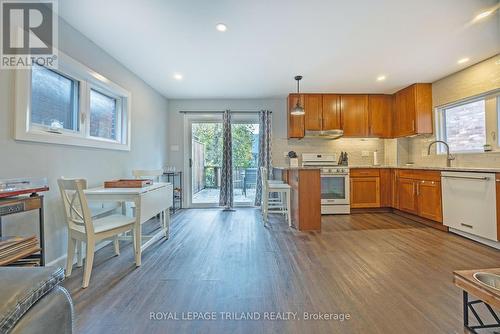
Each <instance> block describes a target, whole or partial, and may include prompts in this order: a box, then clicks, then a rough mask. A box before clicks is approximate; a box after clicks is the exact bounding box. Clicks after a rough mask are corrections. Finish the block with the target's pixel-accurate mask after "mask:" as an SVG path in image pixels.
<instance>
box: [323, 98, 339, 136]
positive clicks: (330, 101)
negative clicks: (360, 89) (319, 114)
mask: <svg viewBox="0 0 500 334" xmlns="http://www.w3.org/2000/svg"><path fill="white" fill-rule="evenodd" d="M322 96H323V124H322V128H323V130H338V129H342V118H341V112H340V95H338V94H323V95H322Z"/></svg>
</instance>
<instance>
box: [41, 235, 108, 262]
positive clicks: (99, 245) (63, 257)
mask: <svg viewBox="0 0 500 334" xmlns="http://www.w3.org/2000/svg"><path fill="white" fill-rule="evenodd" d="M111 242H112V241H111V240H105V241H103V242H100V243H98V244H97V245H96V247H95V251H96V252H97V251H98V250H99V249H101V248H103V247H105V246H107V245H109V244H110V243H111ZM82 248H83V247H82ZM66 256H67V255H66V254H64V255H62V256H60V257H58V258H57V259H55V260H52V261H50V262H48V263H47V264H46V266H49V267H62V268H65V267H66ZM82 259H85V252H83V253H82ZM75 263H76V256H75V258H74V259H73V264H75Z"/></svg>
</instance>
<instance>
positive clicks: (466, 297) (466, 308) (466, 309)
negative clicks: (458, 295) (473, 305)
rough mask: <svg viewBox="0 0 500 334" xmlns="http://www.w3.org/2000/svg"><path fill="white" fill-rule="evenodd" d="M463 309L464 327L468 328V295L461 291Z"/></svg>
mask: <svg viewBox="0 0 500 334" xmlns="http://www.w3.org/2000/svg"><path fill="white" fill-rule="evenodd" d="M463 299H464V300H463V303H464V305H463V307H464V326H465V327H467V328H469V295H468V294H467V291H465V290H464V291H463Z"/></svg>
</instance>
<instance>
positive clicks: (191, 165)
mask: <svg viewBox="0 0 500 334" xmlns="http://www.w3.org/2000/svg"><path fill="white" fill-rule="evenodd" d="M192 167H193V159H191V158H189V168H192Z"/></svg>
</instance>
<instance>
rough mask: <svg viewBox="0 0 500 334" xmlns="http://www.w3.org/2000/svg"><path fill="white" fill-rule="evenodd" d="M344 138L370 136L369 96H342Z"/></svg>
mask: <svg viewBox="0 0 500 334" xmlns="http://www.w3.org/2000/svg"><path fill="white" fill-rule="evenodd" d="M340 105H341V110H342V128H343V129H344V137H366V136H368V95H341V96H340Z"/></svg>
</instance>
